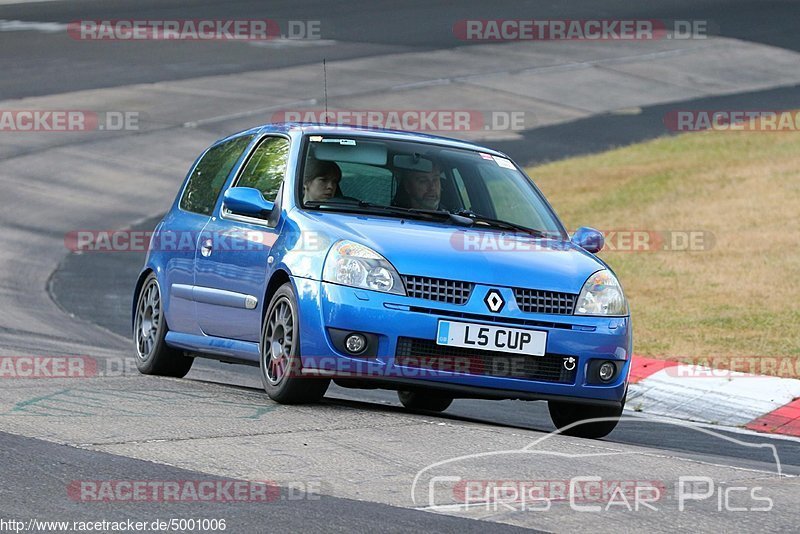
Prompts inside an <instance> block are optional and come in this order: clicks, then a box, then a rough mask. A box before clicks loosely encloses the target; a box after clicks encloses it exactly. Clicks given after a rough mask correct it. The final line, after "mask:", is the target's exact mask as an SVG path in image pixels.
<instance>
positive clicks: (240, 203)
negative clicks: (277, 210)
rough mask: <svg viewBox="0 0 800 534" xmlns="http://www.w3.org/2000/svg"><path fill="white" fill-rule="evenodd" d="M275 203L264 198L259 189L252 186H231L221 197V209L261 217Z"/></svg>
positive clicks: (267, 212) (270, 209) (268, 211)
mask: <svg viewBox="0 0 800 534" xmlns="http://www.w3.org/2000/svg"><path fill="white" fill-rule="evenodd" d="M274 207H275V204H274V203H272V202H270V201H269V200H266V199H264V196H263V195H262V194H261V191H259V190H258V189H256V188H254V187H231V188H230V189H228V190H227V191H225V196H223V197H222V209H223V210H224V209H228V210H230V211H231V212H232V213H238V214H239V215H251V216H255V217H261V216H264V215H268V214H269V213H270V212H271V211H272V208H274Z"/></svg>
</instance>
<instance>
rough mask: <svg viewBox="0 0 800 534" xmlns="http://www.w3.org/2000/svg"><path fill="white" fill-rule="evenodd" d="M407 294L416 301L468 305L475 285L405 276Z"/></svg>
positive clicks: (441, 279)
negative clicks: (424, 300) (423, 300)
mask: <svg viewBox="0 0 800 534" xmlns="http://www.w3.org/2000/svg"><path fill="white" fill-rule="evenodd" d="M403 282H405V285H406V293H407V294H408V296H409V297H414V298H416V299H426V300H435V301H437V302H446V303H448V304H459V305H460V304H466V303H467V301H468V300H469V296H470V294H471V293H472V288H473V287H474V286H475V284H472V283H470V282H460V281H458V280H445V279H443V278H428V277H426V276H403Z"/></svg>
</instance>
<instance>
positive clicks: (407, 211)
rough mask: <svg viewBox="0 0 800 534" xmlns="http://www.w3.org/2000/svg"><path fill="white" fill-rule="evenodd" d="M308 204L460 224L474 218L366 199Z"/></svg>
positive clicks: (322, 201)
mask: <svg viewBox="0 0 800 534" xmlns="http://www.w3.org/2000/svg"><path fill="white" fill-rule="evenodd" d="M305 205H306V206H312V207H316V208H318V207H321V206H326V205H327V206H334V207H335V208H336V209H341V208H344V209H345V210H347V211H361V212H366V213H375V212H384V213H391V214H393V215H401V216H405V217H413V218H415V219H424V220H432V219H436V220H441V221H444V220H447V221H449V222H452V223H454V224H458V225H460V226H471V225H472V224H473V222H474V221H473V219H471V218H469V217H464V216H462V215H459V214H457V213H451V212H449V211H446V210H429V209H422V208H403V207H400V206H386V205H384V204H374V203H372V202H367V201H366V200H359V201H358V202H348V201H342V202H338V201H333V202H331V201H330V200H310V201H308V202H306V203H305Z"/></svg>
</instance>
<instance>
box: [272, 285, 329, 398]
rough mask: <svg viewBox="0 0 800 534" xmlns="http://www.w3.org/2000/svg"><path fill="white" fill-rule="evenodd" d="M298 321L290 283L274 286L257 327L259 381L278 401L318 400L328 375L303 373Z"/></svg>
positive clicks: (325, 385)
mask: <svg viewBox="0 0 800 534" xmlns="http://www.w3.org/2000/svg"><path fill="white" fill-rule="evenodd" d="M299 326H300V321H299V315H298V308H297V298H296V297H295V295H294V290H293V289H292V284H291V283H289V282H287V283H285V284H283V285H282V286H281V287H279V288H278V291H276V292H275V295H274V296H273V297H272V300H271V301H270V303H269V308H267V313H266V314H265V315H264V326H263V327H262V330H261V347H260V348H261V358H260V367H261V381H262V383H263V384H264V389H265V390H266V392H267V395H269V398H270V399H272V400H274V401H275V402H279V403H281V404H307V403H313V402H319V400H320V399H322V397H323V396H324V395H325V392H326V391H327V390H328V386H329V385H330V383H331V380H330V378H322V377H319V376H314V375H310V376H303V375H302V369H303V365H302V363H301V360H300V330H299Z"/></svg>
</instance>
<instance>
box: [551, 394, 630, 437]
mask: <svg viewBox="0 0 800 534" xmlns="http://www.w3.org/2000/svg"><path fill="white" fill-rule="evenodd" d="M547 407H548V409H549V410H550V419H552V420H553V424H554V425H556V428H558V429H559V430H561V433H562V434H564V435H567V436H575V437H578V438H589V439H599V438H604V437H606V436H607V435H609V434H610V433H611V431H612V430H614V428H616V426H617V423H619V418H620V416H622V410H623V409H624V408H625V399H624V398H623V400H622V405H621V406H619V407H609V406H593V405H587V404H576V403H571V402H558V401H548V402H547ZM601 417H602V418H613V419H609V420H606V421H596V422H592V423H580V424H576V425H575V426H573V427H570V428H567V427H569V425H571V424H573V423H578V422H580V421H586V420H588V419H599V418H601Z"/></svg>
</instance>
